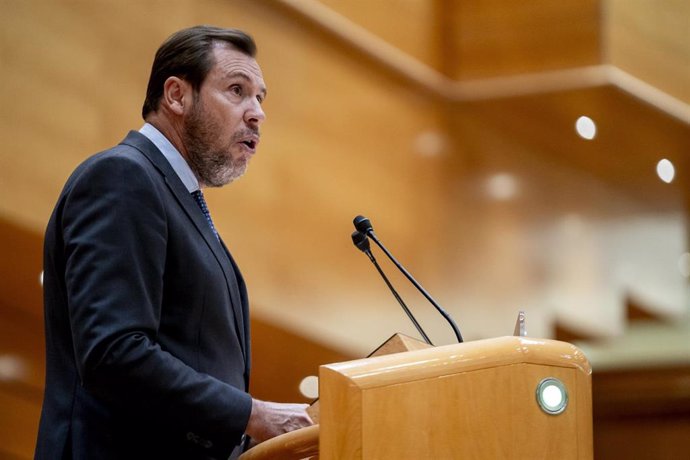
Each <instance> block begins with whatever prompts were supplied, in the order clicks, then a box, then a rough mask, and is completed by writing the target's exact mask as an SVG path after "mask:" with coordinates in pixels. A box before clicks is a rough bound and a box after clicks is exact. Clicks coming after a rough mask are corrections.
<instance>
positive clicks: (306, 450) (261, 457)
mask: <svg viewBox="0 0 690 460" xmlns="http://www.w3.org/2000/svg"><path fill="white" fill-rule="evenodd" d="M318 455H319V425H312V426H308V427H306V428H301V429H299V430H295V431H291V432H290V433H285V434H283V435H280V436H278V437H276V438H273V439H271V440H270V442H269V441H266V442H263V443H261V444H259V445H257V446H255V447H253V448H251V449H249V450H248V451H247V452H245V453H244V454H242V455H241V456H240V460H268V459H280V460H303V459H307V458H310V459H316V458H318Z"/></svg>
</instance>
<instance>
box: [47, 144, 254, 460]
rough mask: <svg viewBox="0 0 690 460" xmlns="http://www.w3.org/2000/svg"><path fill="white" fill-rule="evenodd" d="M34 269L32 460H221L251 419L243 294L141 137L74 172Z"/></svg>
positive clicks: (229, 265) (163, 163) (220, 248)
mask: <svg viewBox="0 0 690 460" xmlns="http://www.w3.org/2000/svg"><path fill="white" fill-rule="evenodd" d="M44 256H45V258H44V299H45V323H46V349H47V375H46V388H45V396H44V403H43V411H42V414H41V422H40V428H39V434H38V443H37V447H36V458H38V459H66V458H74V459H88V460H94V459H122V460H125V459H127V460H129V459H139V458H141V459H158V458H160V459H177V458H179V459H196V458H200V459H201V458H204V459H205V458H227V457H228V455H230V452H231V451H232V450H233V447H234V446H235V445H236V444H238V443H240V438H241V436H242V434H243V432H244V430H245V428H246V424H247V421H248V419H249V414H250V412H251V397H250V396H249V395H248V394H247V392H246V391H247V387H248V379H249V327H248V325H249V318H248V308H247V305H248V303H247V293H246V288H245V285H244V281H243V280H242V277H241V275H240V272H239V271H238V269H237V266H236V265H235V263H234V262H233V260H232V258H231V257H230V254H229V252H228V251H227V249H226V248H225V246H224V245H223V244H222V243H221V242H219V241H218V240H217V239H216V237H215V236H214V234H213V232H212V231H211V229H210V227H209V225H208V223H207V222H206V220H205V218H204V215H203V214H202V212H201V210H200V208H199V207H198V205H197V204H196V202H195V201H194V199H193V198H192V197H191V195H190V194H189V192H188V191H187V189H186V188H185V187H184V185H183V184H182V182H181V181H180V179H179V177H178V176H177V174H176V173H175V172H174V170H173V169H172V167H171V166H170V164H169V163H168V161H167V160H166V159H165V157H163V155H162V154H161V153H160V152H159V151H158V149H157V148H156V147H155V146H154V145H153V144H152V143H151V142H150V141H149V140H148V139H147V138H146V137H144V136H143V135H141V134H140V133H138V132H130V133H129V135H128V136H127V137H126V139H125V140H124V141H123V142H122V143H121V144H120V145H118V146H116V147H114V148H112V149H110V150H107V151H105V152H102V153H99V154H97V155H95V156H93V157H91V158H89V159H88V160H86V161H85V162H84V163H83V164H81V165H80V166H79V167H78V168H77V169H76V170H75V172H74V173H73V174H72V176H71V177H70V178H69V180H68V181H67V184H66V185H65V188H64V190H63V191H62V193H61V195H60V198H59V200H58V202H57V205H56V207H55V210H54V212H53V214H52V216H51V218H50V222H49V224H48V227H47V230H46V235H45V253H44Z"/></svg>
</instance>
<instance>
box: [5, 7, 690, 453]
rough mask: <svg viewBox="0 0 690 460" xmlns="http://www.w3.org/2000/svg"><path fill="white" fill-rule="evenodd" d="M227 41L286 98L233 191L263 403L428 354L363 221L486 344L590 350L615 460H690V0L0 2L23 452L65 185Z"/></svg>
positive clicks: (39, 374)
mask: <svg viewBox="0 0 690 460" xmlns="http://www.w3.org/2000/svg"><path fill="white" fill-rule="evenodd" d="M202 23H206V24H214V25H219V26H227V27H238V28H241V29H244V30H246V31H248V32H250V33H251V34H252V35H253V36H254V38H255V39H256V41H257V43H258V46H259V54H258V61H259V64H260V65H261V66H262V69H263V72H264V77H265V80H266V83H267V85H268V88H269V97H268V99H267V100H266V103H265V109H266V112H267V122H266V123H265V125H264V129H263V133H262V143H261V147H260V149H259V153H258V155H257V156H256V157H255V158H254V159H253V161H252V163H251V165H250V168H249V170H248V173H247V175H246V176H245V177H243V178H242V179H241V180H239V181H238V182H236V183H234V184H231V185H230V186H228V187H225V188H223V189H219V190H212V191H209V192H208V193H207V199H208V201H209V207H210V209H211V212H212V214H213V217H214V221H215V223H216V226H217V227H218V229H219V231H220V233H221V234H222V236H223V238H224V240H225V241H226V243H227V245H228V246H229V247H230V249H231V251H232V253H233V255H234V256H235V258H236V260H237V261H238V263H239V265H240V267H241V268H242V271H243V274H244V276H245V278H246V280H247V284H248V287H249V292H250V300H251V308H252V313H253V317H252V334H253V369H254V372H253V376H252V393H253V394H254V396H256V397H260V398H265V399H272V400H278V401H309V400H310V399H311V398H312V397H313V395H312V393H311V392H310V388H308V387H309V385H306V384H304V383H302V382H303V379H304V378H305V377H309V376H313V375H317V374H318V366H319V365H320V364H325V363H329V362H336V361H344V360H348V359H354V358H359V357H364V356H366V355H367V354H368V353H369V352H370V351H372V350H373V349H375V348H376V347H377V346H378V345H379V344H380V343H382V342H383V341H385V340H386V339H387V338H388V337H389V336H391V335H392V334H393V333H395V332H402V333H405V334H408V335H411V336H413V337H417V332H416V330H415V329H414V327H413V326H411V325H410V324H409V321H408V320H407V318H406V317H405V315H404V314H403V313H402V312H401V311H400V308H399V306H398V305H397V303H396V302H395V300H394V299H393V297H392V296H391V295H390V293H389V292H388V290H387V288H386V286H385V284H384V283H383V281H382V280H381V279H380V278H379V277H378V275H377V273H376V271H375V269H374V267H373V266H372V265H371V264H370V262H369V261H368V260H367V258H366V257H365V256H364V255H363V254H361V253H360V252H359V251H358V250H357V249H356V248H355V247H354V246H353V245H352V241H351V239H350V233H351V232H352V231H353V227H352V223H351V221H352V219H353V218H354V217H355V216H356V215H358V214H363V215H365V216H367V217H369V218H370V219H371V221H372V223H373V225H374V229H375V230H376V233H377V234H378V236H379V237H380V238H381V240H382V241H383V242H384V243H385V244H386V245H387V246H388V248H389V249H390V250H391V251H392V252H393V253H394V254H395V255H396V256H397V257H398V258H399V259H400V260H401V261H402V263H403V264H404V265H405V266H406V267H407V268H408V269H409V270H410V272H412V274H413V275H414V276H415V277H416V278H417V279H418V280H419V281H420V282H421V283H422V284H423V285H424V287H425V288H426V289H427V290H428V291H429V292H431V293H432V295H433V296H434V297H435V298H436V300H437V301H438V302H439V303H440V304H441V305H442V306H443V307H444V308H445V309H446V310H447V311H448V312H449V313H450V314H451V315H453V317H454V318H455V320H456V322H457V323H458V325H459V326H460V329H461V330H462V333H463V336H464V337H465V340H478V339H484V338H491V337H497V336H503V335H511V334H512V332H513V327H514V323H515V319H516V317H517V314H518V312H519V311H520V310H523V311H525V313H526V317H527V332H528V335H529V336H531V337H540V338H555V339H559V340H565V341H570V342H572V343H575V344H576V345H578V346H579V347H581V348H582V349H583V351H584V352H585V353H586V355H587V356H588V357H589V359H590V361H591V363H592V366H593V400H594V445H595V458H597V459H607V458H611V459H616V458H636V459H642V458H649V459H652V458H659V459H661V458H665V459H670V458H688V457H685V455H686V454H688V453H690V452H689V450H690V447H688V442H687V441H688V439H690V320H689V317H690V315H689V312H690V308H689V305H690V304H689V297H688V277H690V253H688V241H689V239H688V232H687V218H688V212H689V211H690V209H689V208H688V192H689V188H688V187H689V185H690V180H689V175H690V159H689V158H688V155H689V154H690V2H688V1H686V0H524V1H514V0H166V1H164V0H138V1H137V0H120V1H114V0H112V1H106V0H91V1H87V0H70V1H68V0H63V1H60V0H54V1H49V0H0V70H1V73H0V120H1V123H0V141H1V143H0V146H1V147H0V196H1V197H2V198H1V199H0V245H2V250H1V252H0V458H3V459H28V458H32V456H33V445H34V440H35V435H36V428H37V424H38V417H39V412H40V405H41V401H42V390H43V379H44V370H43V366H44V348H43V347H44V339H43V335H44V334H43V322H42V315H43V314H42V297H41V285H40V273H41V258H42V256H41V253H42V239H43V231H44V228H45V225H46V223H47V221H48V218H49V216H50V213H51V211H52V207H53V205H54V203H55V201H56V199H57V196H58V194H59V192H60V190H61V188H62V185H63V184H64V182H65V180H66V178H67V177H68V175H69V174H70V173H71V171H72V170H73V169H74V167H75V166H76V165H77V164H79V163H80V162H81V161H83V160H84V159H85V158H86V157H87V156H89V155H91V154H93V153H95V152H97V151H100V150H103V149H105V148H108V147H110V146H112V145H115V144H116V143H118V142H119V141H120V140H121V139H122V138H124V136H125V135H126V133H127V131H128V130H130V129H139V128H140V127H141V125H142V123H143V122H142V120H141V117H140V110H141V104H142V102H143V98H144V93H145V88H146V83H147V80H148V74H149V70H150V66H151V63H152V60H153V55H154V53H155V50H156V49H157V48H158V46H159V45H160V43H161V42H162V41H163V40H164V39H165V38H166V37H167V36H169V35H170V34H171V33H172V32H174V31H176V30H178V29H180V28H183V27H187V26H191V25H196V24H202ZM374 253H375V255H376V256H377V258H378V260H379V261H380V262H381V264H382V265H383V269H384V271H386V273H387V274H388V275H389V277H390V278H391V280H392V282H393V284H394V285H395V286H396V287H397V288H398V289H399V291H400V293H401V295H402V297H403V298H404V299H405V300H406V302H407V304H408V305H409V306H410V308H411V309H412V310H413V312H414V314H415V315H416V316H417V318H418V319H419V321H420V323H422V325H423V326H424V328H425V329H426V331H427V333H428V334H429V335H430V336H431V339H432V340H433V341H434V343H435V344H436V345H444V344H451V343H453V342H454V341H455V337H454V335H453V333H452V331H451V329H450V328H449V327H448V325H447V324H446V323H445V322H444V320H443V319H442V318H440V317H439V315H438V314H437V313H436V312H435V310H434V309H433V308H432V307H431V306H430V305H429V304H428V303H427V302H426V301H425V299H424V298H423V297H421V296H420V295H419V294H418V293H417V292H416V291H415V290H414V289H412V288H410V287H409V283H407V282H406V280H405V279H404V278H403V277H402V276H400V275H399V273H398V272H397V270H396V269H395V267H394V266H393V265H392V264H390V263H387V261H386V260H385V257H384V255H383V254H382V253H380V252H379V251H377V250H376V248H375V249H374ZM308 382H309V379H307V382H306V383H308ZM300 386H302V391H301V390H300Z"/></svg>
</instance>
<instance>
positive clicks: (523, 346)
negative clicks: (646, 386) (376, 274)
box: [322, 336, 592, 388]
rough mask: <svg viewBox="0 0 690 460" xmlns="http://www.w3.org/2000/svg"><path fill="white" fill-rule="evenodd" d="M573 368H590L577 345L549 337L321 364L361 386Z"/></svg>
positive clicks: (587, 372) (506, 339)
mask: <svg viewBox="0 0 690 460" xmlns="http://www.w3.org/2000/svg"><path fill="white" fill-rule="evenodd" d="M524 363H527V364H542V365H548V366H556V367H565V368H573V369H575V370H576V371H578V372H581V373H583V374H585V375H587V376H589V375H591V373H592V368H591V366H590V363H589V361H588V359H587V357H586V356H585V354H584V353H583V352H582V351H581V350H580V349H579V348H577V347H576V346H574V345H572V344H570V343H566V342H560V341H556V340H548V339H535V338H528V337H513V336H511V337H498V338H494V339H486V340H476V341H472V342H465V343H460V344H454V345H445V346H440V347H433V348H428V349H424V350H415V351H409V352H406V353H398V354H393V355H386V356H379V357H373V358H367V359H359V360H354V361H347V362H342V363H334V364H329V365H325V366H322V369H324V370H331V371H334V372H336V373H338V374H340V375H342V376H344V377H345V378H347V379H349V380H351V381H352V382H353V383H354V384H355V385H357V386H358V387H360V388H366V387H377V386H381V385H386V384H388V383H390V382H388V380H391V381H393V380H395V381H397V382H403V381H414V380H419V379H427V378H433V377H441V376H443V375H448V374H450V373H459V372H469V371H473V370H478V369H482V368H487V367H497V366H507V365H511V364H524Z"/></svg>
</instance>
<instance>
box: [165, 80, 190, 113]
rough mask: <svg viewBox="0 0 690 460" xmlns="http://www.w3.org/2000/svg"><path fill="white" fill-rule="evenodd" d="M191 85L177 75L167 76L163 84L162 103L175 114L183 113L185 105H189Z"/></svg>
mask: <svg viewBox="0 0 690 460" xmlns="http://www.w3.org/2000/svg"><path fill="white" fill-rule="evenodd" d="M191 98H192V87H191V85H190V84H189V83H187V82H186V81H185V80H183V79H181V78H178V77H168V79H167V80H165V83H164V84H163V103H164V104H165V105H166V106H167V107H168V110H170V111H171V112H173V113H174V114H176V115H182V114H184V109H185V107H186V106H191V102H192V99H191Z"/></svg>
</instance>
